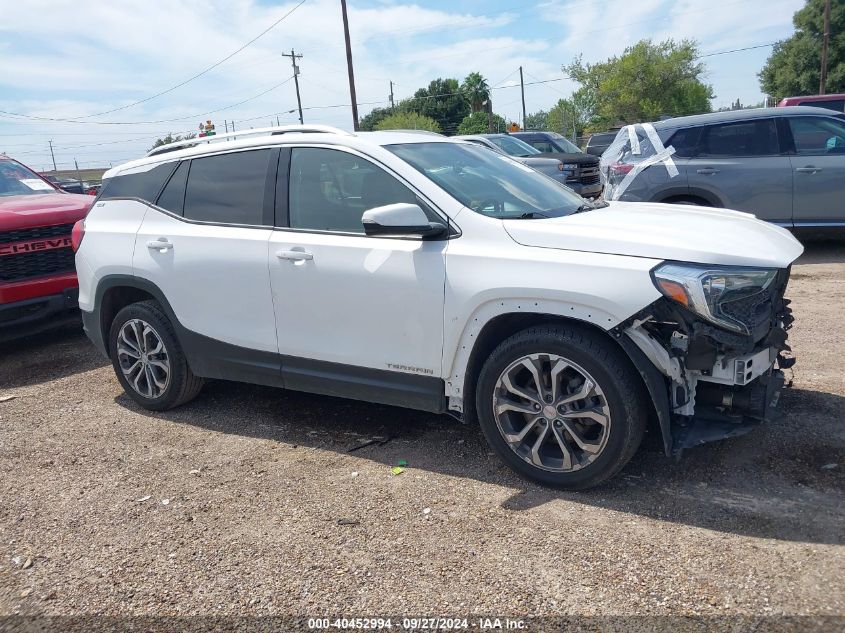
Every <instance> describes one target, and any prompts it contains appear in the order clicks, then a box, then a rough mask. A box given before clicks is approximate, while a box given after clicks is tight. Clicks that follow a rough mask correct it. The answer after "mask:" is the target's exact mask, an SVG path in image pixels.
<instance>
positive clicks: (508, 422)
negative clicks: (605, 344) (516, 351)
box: [493, 354, 611, 472]
mask: <svg viewBox="0 0 845 633" xmlns="http://www.w3.org/2000/svg"><path fill="white" fill-rule="evenodd" d="M493 415H494V418H495V420H496V425H497V426H498V428H499V432H500V433H501V434H502V437H503V438H504V440H505V442H507V444H508V446H509V447H510V449H511V450H512V451H513V452H514V453H516V454H517V455H518V456H519V457H520V458H521V459H523V460H524V461H526V462H528V463H529V464H531V465H532V466H535V467H537V468H542V469H543V470H548V471H552V472H572V471H576V470H580V469H582V468H584V467H585V466H588V465H589V464H591V463H592V462H594V461H595V460H596V459H597V458H598V456H599V455H601V453H602V451H603V450H604V448H605V446H606V445H607V440H608V437H609V435H610V423H611V420H610V408H609V406H608V404H607V399H606V397H605V394H604V392H603V391H602V389H601V387H600V386H599V384H598V383H597V382H596V380H595V379H594V378H593V377H592V376H591V375H590V374H589V373H588V372H587V371H586V370H585V369H583V368H582V367H580V366H578V365H577V364H575V363H573V362H572V361H571V360H568V359H566V358H564V357H562V356H558V355H555V354H529V355H526V356H522V357H520V358H518V359H517V360H515V361H514V362H512V363H511V364H510V365H508V366H507V367H506V368H505V370H504V371H503V372H502V373H501V375H500V376H499V379H498V380H497V381H496V387H495V390H494V393H493Z"/></svg>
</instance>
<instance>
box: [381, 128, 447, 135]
mask: <svg viewBox="0 0 845 633" xmlns="http://www.w3.org/2000/svg"><path fill="white" fill-rule="evenodd" d="M376 131H377V132H402V133H403V134H424V135H426V136H443V134H441V133H440V132H432V131H431V130H412V129H410V128H408V129H405V128H396V129H393V130H376Z"/></svg>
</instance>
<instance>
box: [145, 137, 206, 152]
mask: <svg viewBox="0 0 845 633" xmlns="http://www.w3.org/2000/svg"><path fill="white" fill-rule="evenodd" d="M196 137H197V135H196V133H195V132H188V133H187V134H185V136H180V135H178V134H177V135H176V136H173V134H172V133H170V132H168V133H167V136H165V137H164V138H157V139H156V142H155V143H153V146H152V147H151V148H150V149H148V150H147V151H148V152H150V151H152V150H154V149H155V148H156V147H161V146H162V145H167V144H169V143H176V142H177V141H188V140H190V139H192V138H196Z"/></svg>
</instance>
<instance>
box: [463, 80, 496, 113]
mask: <svg viewBox="0 0 845 633" xmlns="http://www.w3.org/2000/svg"><path fill="white" fill-rule="evenodd" d="M461 92H463V93H464V96H465V97H466V98H467V101H469V103H470V106H471V107H472V111H473V112H481V111H482V110H484V102H485V101H487V99H489V98H490V84H488V83H487V80H486V79H485V78H484V77H482V76H481V73H477V72H473V73H470V74H468V75H467V76H466V79H464V83H463V84H462V85H461Z"/></svg>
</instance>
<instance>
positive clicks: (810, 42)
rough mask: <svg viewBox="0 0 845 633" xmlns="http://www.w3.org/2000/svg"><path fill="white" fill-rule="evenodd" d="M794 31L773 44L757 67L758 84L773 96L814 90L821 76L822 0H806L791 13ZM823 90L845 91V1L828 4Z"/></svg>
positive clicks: (828, 91)
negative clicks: (825, 73) (828, 30)
mask: <svg viewBox="0 0 845 633" xmlns="http://www.w3.org/2000/svg"><path fill="white" fill-rule="evenodd" d="M792 23H793V24H794V25H795V34H794V35H793V36H792V37H790V38H789V39H786V40H783V41H780V42H778V43H777V44H775V46H774V49H773V50H772V54H771V56H770V57H769V59H768V60H767V61H766V65H765V66H764V67H763V70H762V71H760V74H759V75H758V77H760V88H761V89H762V90H763V92H765V93H766V94H768V95H771V96H772V97H774V98H775V99H781V98H783V97H789V96H797V95H810V94H816V93H817V92H818V90H819V80H820V78H821V54H822V34H823V31H824V0H807V3H806V4H805V5H804V7H803V8H802V9H799V10H798V11H796V12H795V14H794V15H793V16H792ZM827 60H828V61H827V81H826V82H825V92H827V93H835V92H845V2H842V1H841V0H839V1H837V0H834V1H833V2H831V5H830V43H829V45H828V51H827Z"/></svg>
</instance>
